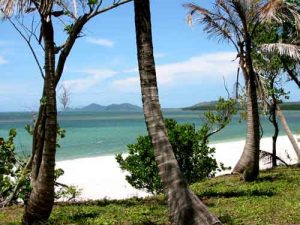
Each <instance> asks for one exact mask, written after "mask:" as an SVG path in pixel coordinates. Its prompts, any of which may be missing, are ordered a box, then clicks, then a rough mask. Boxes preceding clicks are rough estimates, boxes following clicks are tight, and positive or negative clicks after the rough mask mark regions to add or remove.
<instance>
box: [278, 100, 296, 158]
mask: <svg viewBox="0 0 300 225" xmlns="http://www.w3.org/2000/svg"><path fill="white" fill-rule="evenodd" d="M276 115H277V116H278V119H279V120H280V122H281V124H282V126H283V129H284V131H285V133H286V135H287V136H288V138H289V140H290V142H291V144H292V146H293V148H294V150H295V152H296V154H297V157H298V161H299V159H300V149H299V146H298V144H297V141H296V139H295V138H294V136H293V133H292V131H291V130H290V128H289V125H288V123H287V121H286V119H285V116H284V115H283V113H282V111H281V110H280V107H279V105H277V108H276Z"/></svg>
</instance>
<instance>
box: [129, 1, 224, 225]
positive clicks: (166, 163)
mask: <svg viewBox="0 0 300 225" xmlns="http://www.w3.org/2000/svg"><path fill="white" fill-rule="evenodd" d="M134 7H135V26H136V40H137V51H138V63H139V72H140V81H141V91H142V101H143V109H144V115H145V121H146V125H147V129H148V133H149V136H150V137H151V140H152V144H153V147H154V151H155V160H156V163H157V165H158V169H159V175H160V178H161V181H162V184H163V186H164V188H165V193H166V196H167V199H168V205H169V208H170V213H171V220H172V224H173V225H200V224H201V225H206V224H207V225H208V224H210V225H211V224H221V223H220V221H219V220H218V219H217V218H216V217H215V216H214V215H212V214H211V213H210V212H209V211H208V209H207V207H206V206H205V205H204V204H203V203H202V202H201V201H200V200H199V198H198V197H197V196H196V195H195V194H194V193H193V192H192V191H191V190H190V189H189V187H188V185H187V183H186V181H185V180H184V178H183V175H182V173H181V171H180V169H179V166H178V163H177V160H176V158H175V156H174V153H173V149H172V146H171V144H170V142H169V140H168V137H167V131H166V128H165V125H164V122H163V115H162V112H161V107H160V103H159V97H158V89H157V81H156V71H155V62H154V57H153V44H152V33H151V16H150V6H149V0H135V1H134Z"/></svg>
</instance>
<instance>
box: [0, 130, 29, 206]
mask: <svg viewBox="0 0 300 225" xmlns="http://www.w3.org/2000/svg"><path fill="white" fill-rule="evenodd" d="M16 135H17V131H16V129H11V130H10V131H9V135H8V138H7V140H4V138H2V137H0V202H3V201H5V200H6V198H8V197H9V196H10V194H11V193H12V192H13V190H14V187H15V185H16V184H17V182H18V180H20V182H21V188H20V190H19V191H18V193H19V195H18V197H19V198H20V199H22V200H23V202H26V201H27V199H28V191H30V181H29V177H26V178H24V177H23V168H24V166H25V164H26V161H25V160H24V159H22V158H20V157H18V156H17V155H16V153H15V145H14V138H15V137H16ZM13 200H14V201H15V200H17V199H13Z"/></svg>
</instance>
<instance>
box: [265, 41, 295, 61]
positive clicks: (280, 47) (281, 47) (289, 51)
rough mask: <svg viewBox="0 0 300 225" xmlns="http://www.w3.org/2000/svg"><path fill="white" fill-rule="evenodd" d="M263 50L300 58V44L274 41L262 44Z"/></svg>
mask: <svg viewBox="0 0 300 225" xmlns="http://www.w3.org/2000/svg"><path fill="white" fill-rule="evenodd" d="M260 48H261V50H262V51H264V52H268V53H274V52H276V53H278V54H279V55H281V56H288V57H290V58H292V59H294V60H297V61H298V60H300V46H298V45H293V44H285V43H272V44H263V45H261V47H260Z"/></svg>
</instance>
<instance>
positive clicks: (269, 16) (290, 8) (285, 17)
mask: <svg viewBox="0 0 300 225" xmlns="http://www.w3.org/2000/svg"><path fill="white" fill-rule="evenodd" d="M260 19H261V20H262V21H264V22H270V21H272V20H273V21H276V22H279V23H282V22H284V21H290V20H293V21H294V22H295V24H296V27H297V28H298V30H300V14H299V8H298V6H297V5H296V4H294V3H290V2H287V1H285V0H269V1H268V3H267V4H265V5H264V7H262V9H261V11H260Z"/></svg>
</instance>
